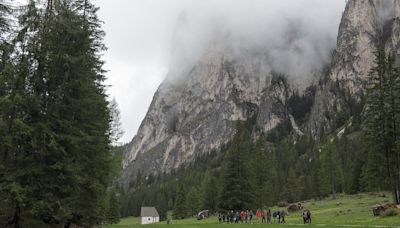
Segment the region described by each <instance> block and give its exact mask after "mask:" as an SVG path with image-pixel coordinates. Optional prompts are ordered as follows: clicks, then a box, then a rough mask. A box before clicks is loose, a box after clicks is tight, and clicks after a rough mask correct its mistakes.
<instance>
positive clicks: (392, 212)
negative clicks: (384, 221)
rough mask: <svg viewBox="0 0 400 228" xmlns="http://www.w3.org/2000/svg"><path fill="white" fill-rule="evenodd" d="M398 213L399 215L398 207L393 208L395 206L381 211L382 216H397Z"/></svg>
mask: <svg viewBox="0 0 400 228" xmlns="http://www.w3.org/2000/svg"><path fill="white" fill-rule="evenodd" d="M399 215H400V211H399V209H395V208H389V209H387V210H386V211H385V212H384V213H383V216H384V217H392V216H399Z"/></svg>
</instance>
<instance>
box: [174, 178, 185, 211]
mask: <svg viewBox="0 0 400 228" xmlns="http://www.w3.org/2000/svg"><path fill="white" fill-rule="evenodd" d="M186 216H187V208H186V192H185V189H184V188H183V186H182V185H181V184H179V186H178V189H177V190H176V197H175V206H174V218H176V219H184V218H186Z"/></svg>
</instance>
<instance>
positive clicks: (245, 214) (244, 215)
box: [218, 210, 286, 224]
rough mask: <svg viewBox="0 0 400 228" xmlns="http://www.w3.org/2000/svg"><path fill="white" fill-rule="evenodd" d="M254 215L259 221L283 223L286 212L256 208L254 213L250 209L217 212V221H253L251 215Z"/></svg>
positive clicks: (250, 222)
mask: <svg viewBox="0 0 400 228" xmlns="http://www.w3.org/2000/svg"><path fill="white" fill-rule="evenodd" d="M254 216H256V217H257V218H258V220H260V219H261V223H285V216H286V212H285V211H284V210H281V211H274V212H271V210H268V211H266V210H257V211H256V213H255V214H254V213H253V211H252V210H243V211H230V212H228V213H219V214H218V221H219V222H220V223H249V224H252V223H253V217H254Z"/></svg>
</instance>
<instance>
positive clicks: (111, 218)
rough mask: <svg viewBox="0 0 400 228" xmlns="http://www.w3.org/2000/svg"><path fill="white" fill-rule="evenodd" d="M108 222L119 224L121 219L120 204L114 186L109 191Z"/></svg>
mask: <svg viewBox="0 0 400 228" xmlns="http://www.w3.org/2000/svg"><path fill="white" fill-rule="evenodd" d="M107 206H108V208H107V222H108V223H110V224H117V223H119V221H120V220H121V213H120V210H121V209H120V204H119V200H118V197H117V192H116V190H115V189H114V188H111V189H110V190H109V191H108V205H107Z"/></svg>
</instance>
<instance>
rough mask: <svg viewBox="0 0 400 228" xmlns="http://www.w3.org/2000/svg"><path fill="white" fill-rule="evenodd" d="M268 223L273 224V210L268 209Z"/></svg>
mask: <svg viewBox="0 0 400 228" xmlns="http://www.w3.org/2000/svg"><path fill="white" fill-rule="evenodd" d="M267 223H271V209H268V212H267Z"/></svg>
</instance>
